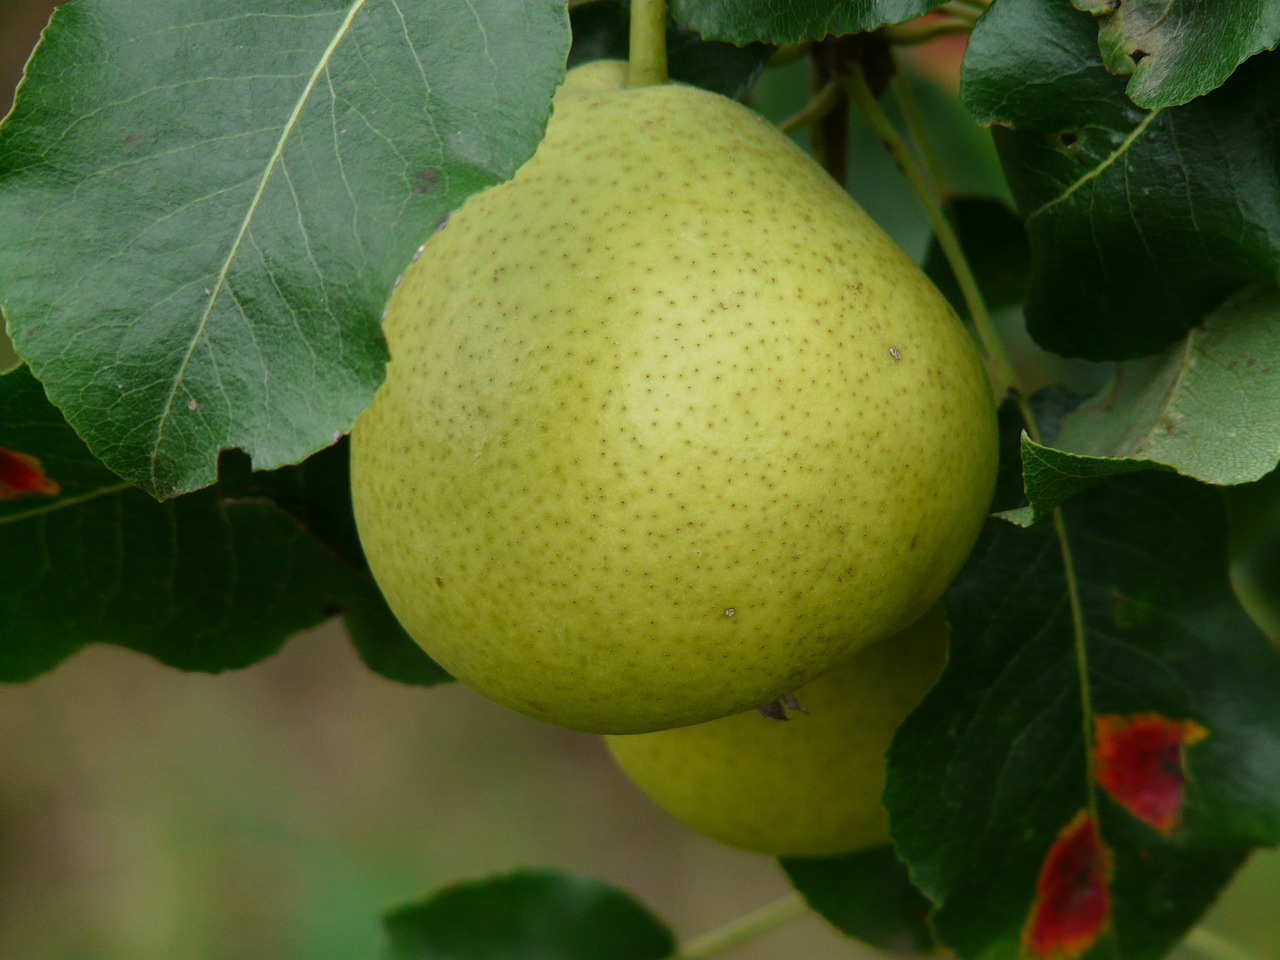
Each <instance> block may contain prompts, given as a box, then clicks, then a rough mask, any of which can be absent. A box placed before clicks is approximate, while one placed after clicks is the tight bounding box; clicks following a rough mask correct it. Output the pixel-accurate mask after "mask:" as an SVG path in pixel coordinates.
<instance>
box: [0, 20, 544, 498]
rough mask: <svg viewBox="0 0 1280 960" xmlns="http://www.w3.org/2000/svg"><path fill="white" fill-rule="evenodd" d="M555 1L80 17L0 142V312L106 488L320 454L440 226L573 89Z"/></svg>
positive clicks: (61, 34) (44, 53) (48, 52)
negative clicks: (557, 94) (223, 455)
mask: <svg viewBox="0 0 1280 960" xmlns="http://www.w3.org/2000/svg"><path fill="white" fill-rule="evenodd" d="M568 40H569V35H568V18H567V15H566V11H565V5H564V3H563V2H562V0H529V2H524V3H510V2H509V0H470V2H468V3H457V2H455V0H419V2H415V3H411V4H403V3H397V2H395V0H269V2H268V0H184V2H182V3H172V2H169V0H78V2H76V3H72V4H68V5H66V6H63V7H60V8H59V9H58V10H57V12H56V13H55V14H54V17H53V20H52V23H51V24H50V26H49V28H48V29H47V30H46V31H45V34H44V37H43V39H42V41H41V43H40V46H39V48H38V49H37V51H36V54H35V56H34V58H33V59H32V61H31V62H30V63H29V64H28V67H27V72H26V76H25V80H24V82H23V84H22V86H21V88H20V89H19V92H18V95H17V100H16V105H15V108H14V110H13V112H12V114H11V115H10V116H9V118H8V119H7V121H6V123H5V125H4V127H3V130H0V235H3V236H4V238H5V242H4V244H3V246H2V247H0V303H3V307H4V310H5V313H6V315H7V316H8V319H9V332H10V335H11V336H12V337H13V339H14V343H15V344H16V345H17V348H18V352H19V353H20V354H21V355H22V356H23V357H25V358H26V360H27V361H28V363H29V364H30V365H31V368H32V370H33V371H34V372H35V374H36V376H37V377H38V378H39V379H40V380H41V381H42V382H43V383H44V384H45V387H46V389H47V390H48V391H49V395H50V397H51V398H52V399H53V401H54V402H55V403H56V404H57V405H58V406H59V407H60V408H61V409H62V410H63V411H64V413H65V414H66V416H67V419H68V420H69V421H70V423H71V424H72V426H73V427H74V428H75V429H76V431H77V432H78V433H80V435H81V436H83V437H84V438H85V439H86V441H87V442H88V444H89V447H90V449H92V450H93V452H94V453H95V454H96V455H97V456H99V457H100V458H101V459H102V460H104V461H105V462H106V463H107V464H108V465H109V466H110V467H111V468H112V469H113V470H115V471H116V472H117V473H119V474H120V475H121V476H123V477H125V478H126V479H128V480H130V481H131V482H133V483H135V484H137V485H138V486H140V487H142V488H144V489H146V490H147V491H149V492H150V493H152V494H153V495H156V496H159V497H169V496H173V495H176V494H178V493H182V492H184V491H189V490H194V489H196V488H199V487H201V486H204V485H206V484H209V483H211V482H213V480H214V478H215V475H216V464H217V458H218V453H219V451H220V450H222V449H224V448H229V447H239V448H241V449H243V450H245V451H246V452H248V453H249V454H250V455H251V457H252V458H253V462H254V464H255V465H256V466H257V467H259V468H266V467H275V466H279V465H281V464H286V463H291V462H295V461H297V460H300V459H301V458H303V457H304V456H306V455H307V454H309V453H311V452H312V451H314V450H316V449H319V448H321V447H323V446H325V445H327V444H329V443H331V442H332V439H333V436H334V434H335V433H337V432H340V431H343V430H345V429H347V428H348V427H349V426H350V425H351V423H352V421H353V419H354V418H355V416H356V415H357V414H358V413H359V412H360V411H361V410H362V409H363V408H364V407H365V406H366V405H367V403H368V401H369V399H370V397H371V396H372V395H373V391H374V389H375V388H376V387H377V385H378V383H379V382H380V380H381V377H382V367H383V363H384V360H385V348H384V346H383V345H382V343H381V340H380V336H379V332H378V318H379V315H380V311H381V309H382V306H383V304H384V303H385V302H386V299H387V295H388V294H389V292H390V290H391V287H392V285H393V283H394V280H395V277H396V276H397V274H398V273H399V272H400V271H401V270H402V269H403V267H404V266H405V264H406V263H408V261H409V259H410V256H411V255H412V254H413V251H414V249H415V247H416V246H417V245H418V244H419V243H420V242H421V241H422V240H423V238H425V237H426V236H427V235H428V234H429V232H430V231H431V229H432V228H433V226H434V224H435V223H436V222H437V221H438V220H439V219H440V218H441V217H443V216H444V215H445V214H447V213H448V212H449V211H450V210H452V209H454V208H455V207H456V206H457V205H458V204H459V203H461V201H462V200H463V199H464V198H465V197H466V196H467V195H468V194H470V193H472V192H474V191H476V190H480V189H483V188H485V187H487V186H490V185H492V184H495V183H498V182H500V181H502V180H504V179H506V178H508V177H509V176H510V175H511V174H512V173H513V172H514V170H515V169H516V168H517V167H518V166H519V165H520V164H521V163H522V162H523V161H524V160H525V159H526V158H527V157H528V156H529V155H530V153H531V152H532V151H533V149H534V147H535V146H536V144H537V143H538V141H539V139H540V137H541V135H542V131H543V128H544V125H545V122H546V118H547V115H548V109H549V103H550V98H551V94H552V91H553V89H554V87H555V85H556V84H557V83H558V82H559V80H560V78H561V77H562V75H563V69H564V57H565V53H566V51H567V49H568Z"/></svg>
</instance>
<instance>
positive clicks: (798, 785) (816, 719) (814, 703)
mask: <svg viewBox="0 0 1280 960" xmlns="http://www.w3.org/2000/svg"><path fill="white" fill-rule="evenodd" d="M946 650H947V623H946V617H945V615H944V613H943V611H942V606H941V604H939V605H937V606H935V607H934V608H933V609H932V610H931V611H930V612H929V613H927V614H926V615H925V616H924V617H923V618H922V619H921V620H920V621H918V622H917V623H916V624H913V625H912V626H910V627H908V628H907V629H906V630H905V631H903V632H902V633H900V634H898V635H896V636H893V637H890V638H889V639H888V640H884V641H881V642H879V643H875V644H872V645H871V646H869V647H864V648H863V649H861V650H859V651H858V652H857V653H854V654H853V655H852V656H850V657H847V658H845V659H844V660H841V661H840V662H839V663H837V664H836V665H835V666H834V667H832V668H831V670H829V671H828V672H827V673H825V674H823V675H822V676H820V677H819V678H818V679H817V680H814V681H813V682H812V683H809V684H808V685H807V686H804V687H801V688H800V690H799V691H797V692H796V694H795V695H794V701H795V703H796V704H798V705H799V707H800V708H801V709H802V710H803V711H804V712H800V711H799V710H795V709H790V710H787V711H786V715H787V717H788V719H787V720H777V719H772V718H770V717H767V716H764V715H762V714H761V713H758V712H757V711H754V710H752V711H749V712H747V713H740V714H736V715H734V716H732V717H722V718H721V719H719V720H712V721H709V722H708V723H699V724H695V725H694V726H689V727H680V728H678V729H675V730H661V731H658V732H657V733H641V734H634V735H631V736H613V737H607V738H606V741H607V742H608V745H609V750H610V752H611V753H612V754H613V756H614V759H615V760H617V761H618V765H619V766H621V767H622V769H623V771H624V772H625V773H626V774H627V776H629V777H630V778H631V779H632V780H633V781H634V782H635V783H636V784H637V785H638V786H639V787H640V788H641V789H642V790H644V792H645V793H647V794H648V795H649V796H650V797H651V798H652V799H653V800H654V802H655V803H657V804H658V806H660V807H662V808H663V809H665V810H666V811H667V812H668V813H670V814H672V815H673V816H674V817H676V819H678V820H680V821H681V822H682V823H684V824H685V825H686V826H688V827H690V828H692V829H694V830H696V831H698V832H699V833H703V834H706V835H707V836H709V837H711V838H713V839H715V840H719V841H721V842H722V843H727V844H730V845H732V846H735V847H743V848H745V849H748V850H754V851H757V852H759V853H767V854H769V855H771V856H828V855H834V854H838V853H852V852H854V851H857V850H865V849H868V848H870V847H875V846H879V845H881V844H884V843H887V842H888V840H889V835H888V818H887V815H886V814H885V810H884V807H883V806H881V803H880V797H881V794H882V793H883V792H884V780H885V751H886V750H888V749H889V743H890V741H891V740H892V739H893V735H894V732H895V731H896V730H897V729H898V726H899V725H900V724H901V723H902V721H903V720H905V719H906V717H907V714H909V713H910V712H911V711H912V710H913V709H914V708H915V706H916V704H917V703H919V702H920V700H921V698H923V696H924V695H925V693H926V692H928V690H929V688H930V687H931V686H933V683H934V681H936V680H937V678H938V674H939V673H941V671H942V664H943V661H944V660H945V658H946Z"/></svg>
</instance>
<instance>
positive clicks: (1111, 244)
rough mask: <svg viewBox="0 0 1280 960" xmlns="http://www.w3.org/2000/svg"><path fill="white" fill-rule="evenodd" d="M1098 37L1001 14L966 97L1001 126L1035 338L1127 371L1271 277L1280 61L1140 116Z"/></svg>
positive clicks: (984, 34) (1060, 17)
mask: <svg viewBox="0 0 1280 960" xmlns="http://www.w3.org/2000/svg"><path fill="white" fill-rule="evenodd" d="M1094 34H1095V30H1094V27H1093V25H1092V23H1091V21H1090V18H1089V16H1088V15H1087V14H1083V13H1080V12H1079V11H1077V10H1075V9H1073V8H1072V7H1071V6H1070V5H1069V4H1066V3H1057V2H1054V0H1001V2H1000V3H999V4H995V5H993V6H992V7H991V8H990V9H989V10H988V11H987V13H986V14H985V15H984V16H983V17H982V19H981V20H980V21H979V23H978V25H977V27H976V28H975V29H974V32H973V35H972V38H971V40H970V44H969V49H968V53H967V55H966V57H965V66H964V73H963V77H962V86H961V95H962V97H963V98H964V100H965V103H966V105H967V106H968V107H969V109H970V111H971V112H972V113H973V114H974V116H975V117H976V118H977V119H978V120H979V121H980V122H982V123H986V124H994V125H996V127H997V129H996V130H995V139H996V146H997V149H998V150H999V152H1000V156H1001V162H1002V164H1003V165H1004V169H1005V174H1006V177H1007V178H1008V180H1009V183H1010V186H1011V188H1012V190H1013V193H1014V197H1015V198H1016V200H1017V205H1018V210H1019V212H1020V213H1021V215H1022V217H1023V219H1024V221H1025V223H1026V226H1027V232H1028V236H1029V238H1030V242H1031V258H1032V262H1031V269H1032V276H1031V289H1030V293H1029V296H1028V301H1027V308H1026V312H1027V319H1028V324H1029V328H1030V330H1031V332H1032V334H1033V335H1034V336H1035V338H1036V339H1037V340H1038V341H1039V342H1040V343H1041V344H1042V345H1043V346H1045V347H1046V348H1048V349H1049V350H1052V351H1054V352H1057V353H1060V354H1064V355H1066V356H1076V357H1085V358H1088V359H1094V360H1123V359H1130V358H1133V357H1139V356H1145V355H1147V354H1149V353H1153V352H1155V351H1157V350H1160V349H1163V348H1164V347H1166V346H1168V345H1169V344H1170V343H1172V342H1174V341H1176V340H1178V339H1179V338H1181V337H1182V336H1184V335H1185V334H1186V332H1187V330H1189V329H1190V328H1191V327H1192V326H1194V325H1195V324H1196V323H1198V322H1200V320H1201V319H1202V318H1203V317H1204V316H1205V314H1207V313H1208V312H1209V311H1210V310H1212V309H1213V308H1214V307H1216V306H1218V305H1219V304H1220V303H1222V301H1223V300H1225V299H1226V298H1227V297H1228V296H1230V295H1231V294H1233V293H1235V292H1236V291H1238V290H1239V289H1241V288H1242V287H1244V286H1247V285H1248V284H1250V283H1253V282H1255V281H1258V280H1267V281H1274V280H1275V279H1276V278H1277V276H1280V267H1278V266H1277V265H1278V264H1280V124H1277V122H1276V119H1277V117H1280V54H1263V55H1260V56H1257V57H1254V58H1253V59H1252V60H1250V61H1248V62H1246V63H1245V64H1244V65H1243V66H1242V67H1241V68H1240V69H1239V70H1237V71H1236V72H1235V74H1234V75H1233V76H1232V77H1231V79H1230V80H1228V81H1227V82H1226V83H1225V84H1224V85H1223V86H1222V87H1220V88H1219V89H1217V90H1215V91H1214V92H1213V93H1211V94H1209V95H1207V96H1204V97H1200V98H1198V99H1196V100H1194V101H1192V102H1191V103H1188V104H1186V105H1185V106H1180V107H1172V108H1169V109H1166V110H1159V111H1144V110H1141V109H1139V108H1138V107H1136V106H1134V104H1133V103H1132V101H1130V100H1129V98H1128V97H1127V96H1126V95H1125V92H1124V81H1123V79H1122V78H1118V77H1115V76H1112V75H1111V74H1110V73H1108V72H1107V70H1106V68H1105V67H1104V65H1103V63H1102V59H1101V56H1100V54H1099V52H1098V46H1097V41H1096V37H1095V35H1094ZM1048 38H1052V39H1051V40H1050V39H1048Z"/></svg>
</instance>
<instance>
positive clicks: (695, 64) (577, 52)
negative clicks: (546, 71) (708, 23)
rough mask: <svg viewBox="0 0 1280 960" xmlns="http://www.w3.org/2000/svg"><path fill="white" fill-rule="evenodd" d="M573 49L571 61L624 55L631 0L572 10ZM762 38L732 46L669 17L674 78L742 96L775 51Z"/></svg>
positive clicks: (670, 63) (607, 1)
mask: <svg viewBox="0 0 1280 960" xmlns="http://www.w3.org/2000/svg"><path fill="white" fill-rule="evenodd" d="M569 20H570V22H571V24H572V25H573V49H572V50H571V51H570V52H569V66H570V67H576V66H577V65H578V64H580V63H586V62H588V61H590V60H626V59H627V57H628V54H629V43H630V36H631V3H630V0H595V2H593V3H588V4H585V5H583V6H579V7H575V8H573V9H572V10H570V11H569ZM773 51H774V48H773V47H771V46H769V45H767V44H763V43H748V44H745V45H743V46H734V45H733V44H730V43H717V42H714V41H708V40H703V39H702V38H701V37H699V36H698V35H697V34H696V33H694V32H693V31H692V30H690V29H689V28H688V27H686V26H684V25H683V24H680V23H677V22H676V21H675V20H671V19H668V20H667V68H668V72H669V73H670V75H671V79H672V80H678V81H680V82H681V83H688V84H692V85H693V86H696V87H702V88H704V89H706V90H711V91H714V92H715V93H719V94H721V95H722V96H726V97H731V98H733V99H735V100H737V99H739V98H741V97H742V96H743V95H744V94H746V92H747V91H748V90H750V89H751V86H752V84H754V83H755V81H756V78H757V77H759V76H760V71H762V70H763V69H764V65H765V64H766V63H767V62H768V60H769V58H770V57H771V56H772V55H773Z"/></svg>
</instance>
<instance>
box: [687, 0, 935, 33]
mask: <svg viewBox="0 0 1280 960" xmlns="http://www.w3.org/2000/svg"><path fill="white" fill-rule="evenodd" d="M945 2H946V0H799V2H796V0H791V2H787V3H779V2H777V0H671V12H672V14H673V15H674V16H675V18H676V19H677V20H680V21H682V22H684V23H687V24H688V25H689V26H691V27H692V28H693V29H694V30H696V31H698V33H700V34H702V35H703V36H704V37H706V38H707V39H708V40H725V41H728V42H729V43H750V42H752V41H763V42H765V43H777V44H785V43H800V42H801V41H803V40H821V39H822V38H823V37H825V36H827V35H828V34H837V35H840V34H846V33H857V32H858V31H860V30H875V29H876V28H878V27H883V26H885V25H886V24H890V23H902V22H904V21H906V20H911V19H913V18H915V17H918V16H921V15H922V14H925V13H928V12H929V11H930V10H932V9H933V8H934V7H936V6H939V5H941V4H942V3H945Z"/></svg>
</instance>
